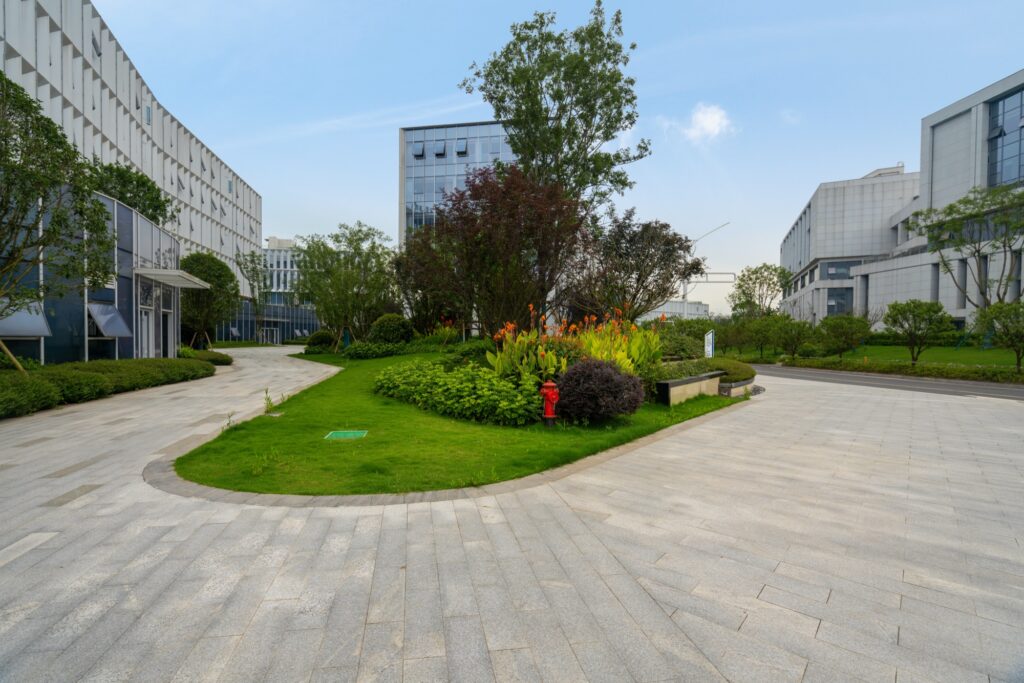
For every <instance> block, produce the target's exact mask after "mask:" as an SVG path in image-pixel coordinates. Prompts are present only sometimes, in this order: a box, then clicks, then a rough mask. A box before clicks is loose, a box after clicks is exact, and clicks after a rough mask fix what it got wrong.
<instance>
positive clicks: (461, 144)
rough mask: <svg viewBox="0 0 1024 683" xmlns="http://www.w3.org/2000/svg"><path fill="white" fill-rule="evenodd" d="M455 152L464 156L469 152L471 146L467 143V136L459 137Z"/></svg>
mask: <svg viewBox="0 0 1024 683" xmlns="http://www.w3.org/2000/svg"><path fill="white" fill-rule="evenodd" d="M455 153H456V154H457V155H458V156H460V157H464V156H466V154H468V153H469V146H468V145H467V143H466V138H459V139H458V140H456V141H455Z"/></svg>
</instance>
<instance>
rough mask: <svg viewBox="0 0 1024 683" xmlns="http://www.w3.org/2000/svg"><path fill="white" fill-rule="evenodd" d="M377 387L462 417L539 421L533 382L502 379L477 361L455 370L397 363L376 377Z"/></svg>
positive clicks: (436, 365) (538, 401) (506, 421)
mask: <svg viewBox="0 0 1024 683" xmlns="http://www.w3.org/2000/svg"><path fill="white" fill-rule="evenodd" d="M374 390H375V391H376V392H377V393H379V394H382V395H384V396H389V397H391V398H395V399H398V400H399V401H404V402H406V403H412V404H413V405H416V406H419V407H420V408H423V409H425V410H430V411H432V412H435V413H439V414H441V415H446V416H448V417H455V418H459V419H462V420H473V421H475V422H489V423H491V424H497V425H524V424H529V423H531V422H536V421H537V420H538V419H540V412H541V398H540V394H538V393H537V389H536V387H535V386H534V385H533V384H532V383H529V384H517V383H515V382H512V381H510V380H507V379H502V378H501V377H498V375H496V374H495V373H494V371H493V370H491V369H489V368H482V367H480V366H479V365H476V364H470V365H465V366H462V367H459V368H455V369H454V370H452V371H451V372H446V371H445V369H444V367H443V366H442V365H441V364H440V363H436V362H430V361H411V362H409V363H400V364H398V365H392V366H391V367H388V368H385V369H384V370H382V371H381V372H380V373H379V374H378V375H377V377H376V380H375V381H374Z"/></svg>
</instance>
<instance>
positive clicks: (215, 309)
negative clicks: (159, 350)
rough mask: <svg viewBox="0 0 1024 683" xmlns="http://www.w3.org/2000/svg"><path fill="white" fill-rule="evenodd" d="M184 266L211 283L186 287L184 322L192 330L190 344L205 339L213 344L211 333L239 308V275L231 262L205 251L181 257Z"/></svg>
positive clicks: (183, 308)
mask: <svg viewBox="0 0 1024 683" xmlns="http://www.w3.org/2000/svg"><path fill="white" fill-rule="evenodd" d="M181 269H182V270H184V271H185V272H186V273H191V274H192V275H195V276H196V277H197V278H199V279H200V280H203V281H204V282H206V283H207V284H208V285H210V288H209V289H186V290H185V291H183V292H182V293H181V323H182V325H183V326H184V327H187V328H188V329H190V330H192V338H191V339H190V340H189V346H194V345H195V344H196V342H197V340H203V339H205V340H206V344H207V345H208V346H213V339H212V337H211V336H210V332H212V331H214V330H215V328H216V327H217V325H218V324H219V323H222V322H224V321H225V320H229V319H230V318H231V316H233V315H234V314H235V312H236V311H237V310H238V300H239V297H240V294H239V291H238V278H236V277H235V274H234V273H232V272H231V268H230V267H229V266H228V264H226V263H224V262H223V261H221V260H220V259H219V258H217V257H216V256H214V255H213V254H204V253H202V252H195V253H193V254H189V255H188V256H186V257H185V258H183V259H181ZM200 345H201V344H200Z"/></svg>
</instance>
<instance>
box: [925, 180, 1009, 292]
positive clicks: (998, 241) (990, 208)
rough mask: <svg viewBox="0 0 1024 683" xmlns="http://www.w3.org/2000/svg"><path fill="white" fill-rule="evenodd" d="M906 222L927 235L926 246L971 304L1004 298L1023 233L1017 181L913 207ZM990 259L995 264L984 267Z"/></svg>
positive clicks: (977, 189)
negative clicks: (948, 201) (949, 201)
mask: <svg viewBox="0 0 1024 683" xmlns="http://www.w3.org/2000/svg"><path fill="white" fill-rule="evenodd" d="M911 225H912V227H913V228H914V229H916V230H917V232H918V233H920V234H922V235H925V236H926V237H927V238H928V250H929V251H930V252H932V253H933V254H937V255H938V257H939V266H940V267H941V268H942V270H943V272H945V273H947V274H948V275H949V276H950V278H951V279H952V280H953V285H954V286H955V287H956V288H957V289H958V290H960V292H961V294H963V296H964V297H965V298H966V299H967V301H968V302H970V303H971V304H972V305H973V306H975V307H977V308H985V307H987V306H989V305H990V304H992V303H994V302H996V301H1000V302H1002V301H1007V300H1008V298H1009V297H1010V292H1011V291H1013V290H1014V282H1016V281H1017V279H1018V278H1019V273H1020V267H1021V264H1020V251H1017V250H1019V249H1020V242H1021V240H1022V239H1024V192H1021V190H1020V188H1019V187H1014V186H1009V185H1003V186H998V187H976V188H974V189H972V190H971V191H970V192H968V193H967V194H966V195H965V196H964V197H961V198H960V199H958V200H957V201H955V202H953V203H952V204H948V205H947V206H945V207H944V208H942V209H927V210H924V211H915V212H914V214H913V216H912V217H911ZM993 261H995V262H997V263H998V264H999V268H998V270H995V269H992V268H991V267H990V266H991V265H992V263H993ZM960 262H962V263H964V265H965V268H964V269H963V272H960V268H959V267H957V264H958V263H960ZM975 292H976V293H975Z"/></svg>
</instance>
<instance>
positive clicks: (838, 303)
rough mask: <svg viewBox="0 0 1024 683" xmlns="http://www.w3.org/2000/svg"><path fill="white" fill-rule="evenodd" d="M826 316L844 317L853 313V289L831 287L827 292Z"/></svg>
mask: <svg viewBox="0 0 1024 683" xmlns="http://www.w3.org/2000/svg"><path fill="white" fill-rule="evenodd" d="M826 296H827V306H828V309H827V311H826V315H843V314H844V313H852V312H853V287H829V288H828V290H827V291H826Z"/></svg>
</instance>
